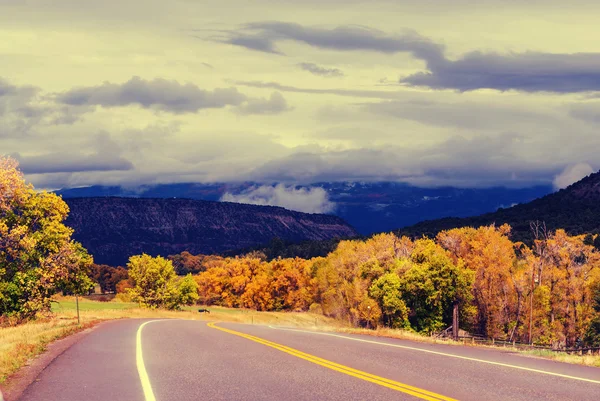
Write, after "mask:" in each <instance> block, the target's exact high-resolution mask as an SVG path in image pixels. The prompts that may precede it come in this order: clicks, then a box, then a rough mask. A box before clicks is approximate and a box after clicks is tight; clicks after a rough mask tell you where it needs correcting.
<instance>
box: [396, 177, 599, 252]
mask: <svg viewBox="0 0 600 401" xmlns="http://www.w3.org/2000/svg"><path fill="white" fill-rule="evenodd" d="M532 221H540V222H545V223H546V226H547V228H548V230H556V229H558V228H564V229H565V230H566V231H567V232H568V233H569V234H572V235H575V234H588V233H589V234H597V233H600V172H599V173H595V174H591V175H589V176H588V177H586V178H584V179H583V180H581V181H579V182H576V183H575V184H573V185H571V186H569V187H568V188H565V189H562V190H560V191H558V192H556V193H553V194H550V195H546V196H544V197H542V198H540V199H536V200H534V201H532V202H529V203H525V204H520V205H516V206H513V207H511V208H507V209H499V210H498V211H496V212H494V213H487V214H483V215H480V216H476V217H467V218H443V219H437V220H429V221H423V222H421V223H418V224H415V225H413V226H410V227H405V228H402V229H400V230H398V231H397V233H399V234H401V235H408V236H412V237H418V236H421V235H427V236H429V237H432V236H435V235H436V234H437V233H438V232H440V231H442V230H448V229H451V228H456V227H467V226H473V227H478V226H482V225H489V224H492V223H495V224H496V225H500V224H504V223H507V224H510V225H511V226H512V227H513V235H512V236H513V239H514V240H518V241H525V242H530V241H531V240H532V234H531V229H530V222H532Z"/></svg>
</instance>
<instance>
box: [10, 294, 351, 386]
mask: <svg viewBox="0 0 600 401" xmlns="http://www.w3.org/2000/svg"><path fill="white" fill-rule="evenodd" d="M55 301H57V302H53V303H52V312H53V314H52V316H49V317H47V318H43V319H38V320H35V321H31V322H28V323H25V324H21V325H18V326H14V327H4V328H0V384H2V383H4V382H5V381H6V380H7V379H8V378H9V377H10V376H11V375H12V374H13V373H15V372H16V371H17V370H18V369H20V368H21V367H23V366H24V365H26V364H27V363H28V361H29V360H31V358H33V357H35V356H37V355H39V354H41V353H43V352H44V351H45V350H46V349H47V346H48V344H49V343H51V342H52V341H55V340H58V339H60V338H64V337H66V336H68V335H71V334H74V333H76V332H78V331H81V330H84V329H86V328H89V327H91V326H93V325H94V324H96V323H98V322H100V321H103V320H112V319H127V318H151V319H159V318H173V319H188V320H204V321H209V320H218V321H226V322H237V323H254V324H270V325H279V326H292V327H304V328H315V327H324V326H327V327H341V323H340V322H338V321H336V320H333V319H330V318H327V317H325V316H322V315H316V314H312V313H305V312H302V313H296V312H256V311H253V310H247V309H231V308H222V307H213V306H211V307H208V309H209V310H210V312H211V313H210V314H204V313H198V312H197V310H198V307H197V306H196V307H185V308H184V309H183V310H182V311H167V310H150V309H144V308H140V307H138V305H137V304H136V303H128V302H118V301H115V300H113V301H110V302H99V301H93V300H89V299H85V298H83V299H82V298H80V299H79V311H80V319H81V324H80V325H79V324H77V311H76V308H75V305H76V303H75V299H74V298H73V297H57V298H56V299H55Z"/></svg>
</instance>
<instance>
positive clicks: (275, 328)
mask: <svg viewBox="0 0 600 401" xmlns="http://www.w3.org/2000/svg"><path fill="white" fill-rule="evenodd" d="M269 328H271V329H273V330H286V331H298V332H301V333H310V334H318V335H322V336H331V337H339V338H345V339H347V340H352V341H359V342H363V343H369V344H378V345H384V346H386V347H394V348H402V349H408V350H412V351H419V352H426V353H428V354H434V355H441V356H447V357H450V358H458V359H464V360H467V361H473V362H480V363H487V364H489V365H496V366H502V367H505V368H512V369H519V370H525V371H528V372H535V373H541V374H545V375H550V376H557V377H562V378H565V379H572V380H579V381H583V382H588V383H595V384H600V380H593V379H586V378H584V377H577V376H569V375H564V374H561V373H555V372H548V371H545V370H539V369H533V368H526V367H524V366H518V365H510V364H508V363H502V362H494V361H486V360H485V359H478V358H470V357H467V356H461V355H455V354H448V353H445V352H439V351H431V350H427V349H422V348H416V347H409V346H406V345H399V344H390V343H384V342H379V341H373V340H365V339H362V338H354V337H348V336H342V335H339V334H332V333H322V332H318V331H309V330H300V329H287V328H279V327H273V326H269Z"/></svg>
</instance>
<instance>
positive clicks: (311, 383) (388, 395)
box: [21, 320, 600, 401]
mask: <svg viewBox="0 0 600 401" xmlns="http://www.w3.org/2000/svg"><path fill="white" fill-rule="evenodd" d="M142 325H143V327H142V328H141V329H140V326H142ZM210 326H211V325H207V323H206V322H201V321H185V320H160V321H147V320H121V321H114V322H110V323H107V324H105V325H102V326H101V327H99V328H98V329H96V330H94V331H93V332H92V333H90V334H89V335H88V336H86V337H84V338H83V339H82V340H81V341H79V342H78V343H76V344H75V345H74V346H72V347H71V348H69V349H68V350H67V351H66V352H64V353H63V354H62V355H60V356H59V357H58V358H56V359H55V360H54V361H53V362H52V364H50V365H49V366H48V367H47V368H46V369H45V370H44V371H43V372H42V373H41V374H40V376H39V377H38V379H37V380H36V382H35V383H33V384H32V385H31V386H30V387H29V388H28V389H27V390H26V391H25V393H24V394H23V396H22V398H21V400H24V401H46V400H60V401H83V400H86V401H87V400H89V401H94V400H102V401H106V400H126V401H154V400H157V401H166V400H181V401H186V400H190V401H191V400H194V401H199V400H227V401H233V400H269V401H274V400H277V401H279V400H311V401H312V400H372V401H375V400H417V399H428V400H451V399H457V400H477V401H481V400H503V401H508V400H523V401H531V400H595V401H597V400H599V399H600V369H598V368H590V367H583V366H575V365H569V364H563V363H558V362H553V361H548V360H543V359H537V358H530V357H523V356H520V355H516V354H514V353H510V352H505V351H502V350H489V349H481V348H473V347H459V346H450V345H433V344H424V343H416V342H411V341H403V340H393V339H382V338H376V337H370V336H357V335H337V334H333V333H330V334H328V333H315V332H307V331H301V330H289V329H281V328H271V327H267V326H257V325H242V324H233V323H219V324H217V325H216V326H213V327H210Z"/></svg>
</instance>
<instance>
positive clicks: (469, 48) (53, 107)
mask: <svg viewBox="0 0 600 401" xmlns="http://www.w3.org/2000/svg"><path fill="white" fill-rule="evenodd" d="M598 15H600V2H597V1H594V0H586V1H584V0H572V1H569V2H565V1H564V0H561V1H557V0H546V1H541V0H530V1H527V2H524V1H517V0H478V1H471V0H453V1H447V0H421V1H402V2H400V1H392V0H390V1H388V0H372V1H358V0H345V1H341V0H319V1H316V0H304V1H295V0H294V1H292V0H279V1H275V0H253V1H252V2H245V1H239V0H238V1H232V0H220V1H192V0H171V1H164V0H118V1H117V0H103V1H89V0H48V1H42V0H30V1H28V0H0V35H1V37H2V38H3V40H1V41H0V155H10V156H12V157H14V158H16V159H17V160H19V162H20V164H21V168H22V170H23V171H24V173H25V174H26V177H27V179H28V180H30V181H31V182H33V183H34V185H36V187H38V188H50V189H53V188H62V187H78V186H86V185H95V184H103V185H124V186H136V185H141V184H153V183H173V182H239V181H256V182H259V183H283V184H285V185H295V184H309V183H315V182H323V181H399V182H406V183H410V184H414V185H419V186H427V187H432V186H442V185H452V186H459V187H490V186H509V187H526V186H530V185H537V184H554V185H555V186H556V187H557V188H560V187H564V186H566V185H569V184H570V183H572V182H573V181H575V180H577V179H579V178H581V177H583V176H585V175H587V174H589V173H591V172H593V171H596V170H597V169H599V168H600V162H599V161H598V160H597V151H598V149H600V132H599V128H600V28H598V24H597V16H598ZM272 188H275V187H272ZM326 207H327V206H325V208H326Z"/></svg>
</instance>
